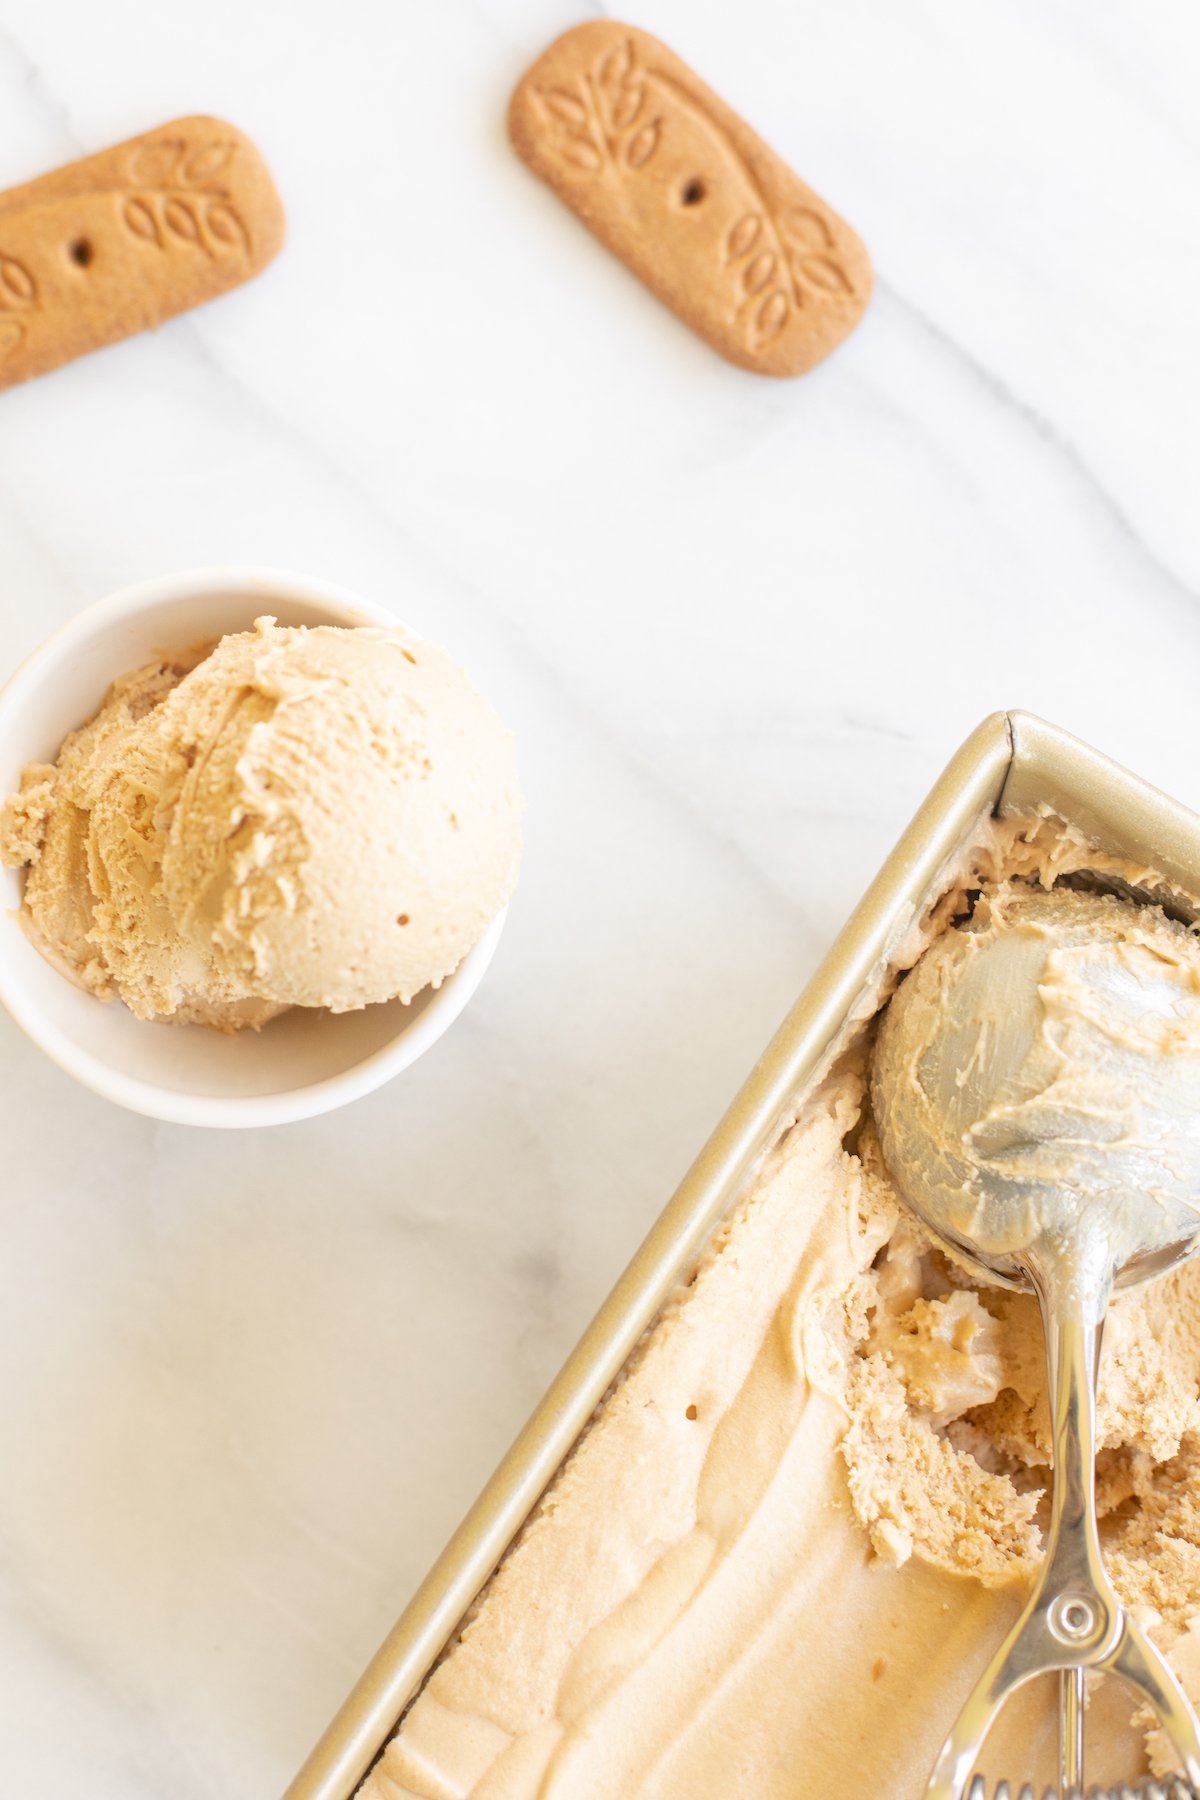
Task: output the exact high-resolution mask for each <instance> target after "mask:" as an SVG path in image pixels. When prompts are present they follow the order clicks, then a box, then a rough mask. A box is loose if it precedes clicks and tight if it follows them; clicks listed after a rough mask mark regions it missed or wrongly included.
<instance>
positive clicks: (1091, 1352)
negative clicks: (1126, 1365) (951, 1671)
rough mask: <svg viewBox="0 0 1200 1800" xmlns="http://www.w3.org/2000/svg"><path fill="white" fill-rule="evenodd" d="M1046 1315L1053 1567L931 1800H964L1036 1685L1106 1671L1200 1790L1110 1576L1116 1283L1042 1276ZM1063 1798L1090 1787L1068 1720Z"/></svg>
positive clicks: (1175, 1702) (1073, 1719) (1191, 1748)
mask: <svg viewBox="0 0 1200 1800" xmlns="http://www.w3.org/2000/svg"><path fill="white" fill-rule="evenodd" d="M1030 1274H1031V1276H1032V1278H1033V1280H1034V1283H1035V1286H1036V1287H1037V1292H1038V1299H1039V1301H1040V1303H1041V1308H1042V1318H1043V1323H1044V1326H1045V1334H1046V1351H1047V1367H1048V1374H1049V1386H1050V1393H1051V1395H1052V1397H1053V1417H1052V1429H1053V1443H1054V1493H1053V1499H1052V1502H1051V1512H1050V1528H1049V1532H1048V1534H1047V1543H1046V1557H1045V1561H1044V1562H1043V1564H1042V1569H1041V1572H1040V1574H1039V1576H1038V1579H1037V1582H1036V1584H1035V1586H1034V1590H1033V1593H1032V1594H1031V1595H1030V1597H1029V1600H1028V1602H1027V1603H1026V1605H1025V1607H1024V1609H1023V1611H1022V1613H1021V1615H1020V1617H1019V1618H1018V1620H1017V1622H1016V1624H1015V1625H1014V1626H1013V1628H1012V1630H1011V1631H1010V1632H1009V1634H1008V1636H1007V1637H1006V1638H1005V1640H1004V1642H1003V1643H1002V1644H1001V1645H1000V1647H999V1649H998V1650H997V1651H996V1653H995V1655H994V1656H993V1657H992V1660H991V1661H990V1663H989V1664H988V1666H987V1668H986V1669H985V1670H984V1672H983V1674H982V1676H981V1677H980V1679H979V1681H978V1682H977V1684H976V1686H975V1688H974V1689H973V1690H972V1692H971V1694H970V1696H969V1697H968V1699H967V1702H966V1704H965V1706H964V1707H963V1709H962V1712H961V1713H960V1714H959V1717H958V1721H957V1723H956V1724H955V1726H954V1729H953V1731H952V1732H951V1733H950V1735H949V1737H948V1738H947V1739H946V1742H945V1744H944V1746H943V1748H942V1752H941V1755H940V1756H939V1757H938V1760H937V1763H936V1765H935V1768H934V1771H933V1775H932V1777H931V1779H930V1782H929V1787H928V1789H927V1790H926V1791H927V1800H960V1797H961V1796H962V1795H963V1794H964V1793H965V1792H966V1789H967V1782H968V1780H969V1778H970V1776H971V1772H972V1770H973V1769H974V1768H975V1766H976V1763H977V1761H978V1756H979V1751H980V1748H981V1746H982V1744H983V1740H984V1738H985V1737H986V1735H987V1733H988V1730H989V1729H990V1727H991V1725H992V1723H993V1721H994V1719H995V1717H996V1715H997V1713H998V1712H999V1711H1000V1708H1001V1707H1002V1706H1003V1705H1004V1703H1005V1701H1006V1700H1008V1699H1009V1697H1010V1696H1011V1695H1012V1694H1013V1693H1015V1692H1016V1690H1017V1689H1018V1688H1019V1687H1023V1686H1024V1685H1025V1683H1026V1682H1027V1681H1031V1680H1032V1679H1033V1678H1034V1676H1035V1675H1043V1674H1048V1673H1050V1672H1052V1671H1055V1670H1063V1671H1074V1670H1077V1669H1105V1670H1110V1671H1111V1672H1112V1673H1114V1674H1118V1675H1121V1676H1123V1677H1124V1679H1125V1680H1126V1681H1128V1682H1129V1683H1130V1684H1131V1686H1133V1687H1134V1688H1136V1689H1137V1691H1138V1692H1139V1693H1140V1694H1141V1696H1142V1697H1143V1699H1145V1700H1146V1701H1147V1702H1148V1703H1149V1705H1150V1706H1151V1707H1153V1709H1154V1711H1155V1713H1156V1714H1157V1716H1158V1718H1159V1720H1160V1721H1161V1723H1162V1726H1163V1728H1164V1730H1165V1731H1166V1734H1167V1736H1168V1738H1169V1739H1170V1741H1171V1744H1172V1746H1173V1748H1174V1749H1175V1752H1176V1754H1177V1756H1178V1757H1179V1761H1180V1766H1181V1768H1182V1769H1183V1770H1184V1771H1185V1772H1186V1774H1187V1775H1188V1777H1189V1778H1190V1779H1191V1781H1192V1782H1193V1783H1196V1782H1200V1736H1198V1735H1197V1729H1196V1720H1195V1716H1194V1714H1193V1713H1192V1710H1191V1708H1190V1707H1189V1705H1188V1703H1187V1700H1186V1699H1185V1697H1184V1694H1183V1690H1182V1689H1181V1688H1180V1686H1179V1683H1178V1682H1177V1681H1176V1679H1175V1677H1174V1675H1173V1674H1172V1672H1171V1670H1170V1668H1169V1667H1168V1666H1167V1663H1166V1660H1165V1658H1164V1657H1162V1656H1161V1655H1160V1653H1159V1652H1158V1650H1156V1649H1155V1647H1154V1645H1153V1644H1151V1643H1150V1641H1149V1640H1148V1639H1147V1638H1146V1637H1145V1636H1144V1634H1143V1633H1142V1632H1141V1631H1139V1630H1138V1629H1137V1627H1136V1626H1135V1625H1134V1624H1133V1621H1132V1620H1131V1619H1130V1618H1128V1616H1127V1615H1126V1613H1125V1610H1124V1608H1123V1607H1122V1605H1121V1602H1120V1601H1119V1599H1118V1598H1117V1595H1116V1593H1115V1591H1114V1590H1113V1587H1112V1584H1111V1583H1110V1581H1109V1579H1108V1576H1107V1574H1106V1573H1105V1569H1104V1562H1103V1558H1102V1556H1101V1554H1100V1540H1099V1534H1098V1532H1097V1529H1096V1509H1095V1456H1096V1446H1095V1418H1096V1366H1097V1363H1098V1360H1099V1354H1100V1335H1101V1330H1102V1326H1103V1319H1104V1311H1105V1307H1106V1304H1107V1299H1108V1284H1107V1282H1095V1283H1093V1284H1091V1286H1090V1288H1089V1284H1088V1283H1087V1281H1086V1280H1084V1279H1083V1278H1082V1277H1081V1276H1080V1273H1079V1271H1078V1270H1075V1271H1073V1272H1072V1273H1071V1275H1070V1277H1069V1278H1067V1277H1065V1276H1064V1275H1063V1273H1062V1271H1060V1270H1059V1269H1057V1268H1056V1267H1054V1265H1053V1263H1052V1262H1051V1261H1050V1260H1049V1259H1047V1260H1046V1261H1043V1262H1042V1263H1040V1264H1039V1265H1037V1266H1033V1267H1031V1269H1030ZM1062 1727H1063V1730H1062V1768H1061V1770H1060V1776H1061V1787H1062V1791H1063V1792H1064V1793H1070V1792H1071V1791H1072V1790H1074V1789H1076V1788H1080V1787H1082V1785H1083V1769H1082V1766H1081V1765H1082V1756H1081V1746H1080V1732H1079V1721H1078V1718H1077V1716H1076V1714H1075V1710H1074V1708H1072V1707H1068V1708H1064V1710H1063V1715H1062Z"/></svg>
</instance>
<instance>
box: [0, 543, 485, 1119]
mask: <svg viewBox="0 0 1200 1800" xmlns="http://www.w3.org/2000/svg"><path fill="white" fill-rule="evenodd" d="M262 613H274V614H275V616H276V617H277V618H278V620H279V622H280V624H282V625H394V624H395V623H396V620H395V619H394V618H393V617H392V615H391V614H390V613H388V612H386V611H385V610H384V608H383V607H381V606H374V605H372V604H371V603H370V602H368V601H366V600H361V599H359V598H358V596H357V595H356V594H352V593H349V592H348V591H347V590H346V589H344V588H339V587H335V586H333V585H331V584H330V583H328V582H324V581H313V580H310V579H309V578H307V577H305V576H298V575H286V574H281V573H276V572H274V571H263V570H245V569H210V570H199V571H193V572H189V573H185V574H181V575H168V576H165V577H163V579H162V580H159V581H147V582H143V583H141V584H139V585H138V586H137V587H131V588H126V589H124V590H123V591H122V592H121V593H119V594H113V595H112V596H111V597H110V598H109V599H107V600H101V601H100V602H99V603H98V604H97V605H95V606H91V607H89V608H88V609H87V611H86V612H82V613H80V614H78V616H77V617H75V618H74V619H71V620H69V621H68V622H67V623H66V624H65V625H63V626H61V627H60V628H59V630H58V631H56V632H55V633H54V635H53V637H51V638H49V639H48V640H47V642H46V643H44V644H43V645H42V647H41V649H40V650H37V651H35V652H34V654H33V655H32V656H31V657H30V658H29V660H28V661H27V662H25V663H24V664H23V665H22V666H21V668H19V669H18V670H17V672H16V674H15V675H14V676H13V677H12V680H11V681H10V682H9V683H8V685H7V687H5V688H4V689H3V691H2V692H0V798H2V797H3V795H5V794H9V793H11V792H12V791H13V790H14V788H15V787H16V786H17V785H18V783H19V781H20V777H21V770H22V769H23V768H24V766H25V764H26V763H29V762H41V761H52V760H53V758H54V756H55V755H56V754H57V751H58V747H59V745H60V744H61V743H62V740H63V738H64V737H65V736H66V735H67V733H68V732H69V731H73V730H74V729H75V727H76V726H77V725H80V724H81V723H82V722H83V721H84V720H85V719H87V718H88V717H90V715H91V714H92V713H93V712H94V711H95V710H96V707H97V706H98V705H99V703H100V701H101V700H102V698H103V697H104V693H105V690H106V689H107V687H108V685H109V683H110V682H111V681H112V680H113V679H114V678H115V677H116V676H118V675H120V674H123V673H124V672H125V670H127V669H135V668H137V667H138V665H139V664H140V663H144V662H148V661H149V660H150V659H151V658H152V657H154V656H155V655H157V654H159V653H160V652H162V651H164V650H171V649H175V648H178V647H179V646H181V645H186V644H193V643H195V642H196V641H197V639H199V638H204V637H219V636H220V635H222V634H223V633H225V632H228V631H244V630H246V629H247V628H248V627H249V626H250V625H251V624H252V623H253V621H254V620H255V619H256V618H258V617H259V616H260V615H261V614H262ZM20 899H21V877H20V875H19V874H18V873H17V872H15V871H13V870H11V869H4V870H0V1002H3V1004H4V1006H5V1007H7V1009H8V1011H9V1012H10V1013H11V1014H12V1016H13V1018H14V1019H15V1020H16V1021H17V1023H18V1025H20V1026H21V1027H22V1028H23V1029H24V1030H25V1031H26V1032H27V1033H28V1034H29V1036H30V1037H31V1038H32V1039H33V1041H34V1043H35V1044H37V1045H38V1046H39V1047H40V1048H41V1049H42V1050H44V1051H45V1052H46V1054H47V1056H49V1057H51V1058H52V1059H53V1061H54V1062H56V1063H57V1064H58V1065H59V1067H60V1068H61V1069H65V1070H66V1072H67V1073H68V1074H69V1075H73V1076H74V1077H75V1079H76V1080H77V1081H81V1082H82V1083H83V1084H84V1086H85V1087H89V1088H92V1089H93V1090H94V1091H95V1092H96V1093H98V1094H103V1095H104V1096H105V1098H106V1099H109V1100H115V1101H116V1102H117V1103H118V1104H119V1105H121V1106H127V1107H130V1108H131V1109H132V1110H133V1111H134V1112H140V1113H146V1114H148V1115H149V1116H150V1117H151V1118H155V1119H167V1120H170V1121H171V1122H173V1123H175V1124H181V1125H216V1126H245V1125H278V1124H282V1123H284V1122H285V1121H287V1120H290V1119H303V1118H309V1117H311V1116H313V1115H314V1114H316V1113H322V1112H327V1111H329V1110H330V1109H331V1108H332V1107H335V1106H343V1105H345V1103H346V1102H347V1101H348V1100H356V1099H357V1098H358V1097H359V1095H361V1094H367V1093H370V1092H371V1090H372V1089H373V1088H377V1087H379V1086H380V1085H381V1084H382V1083H383V1082H385V1081H388V1080H390V1079H391V1077H392V1076H393V1075H397V1074H399V1072H400V1070H401V1069H406V1068H407V1067H408V1066H409V1064H410V1063H413V1062H415V1061H416V1059H417V1057H418V1056H420V1055H422V1054H423V1053H424V1052H425V1051H426V1050H428V1049H429V1047H430V1045H431V1044H433V1043H436V1041H437V1039H438V1038H440V1037H441V1035H442V1033H443V1032H444V1031H445V1030H446V1028H447V1027H448V1026H449V1025H451V1024H452V1023H453V1021H454V1020H455V1019H456V1018H457V1017H458V1015H459V1013H460V1012H461V1011H462V1010H463V1007H464V1006H465V1005H466V1003H467V1001H468V1000H469V999H470V997H471V995H472V994H473V993H474V991H475V989H476V988H477V987H478V985H479V982H480V980H481V978H482V976H483V973H484V970H485V969H486V968H487V966H488V963H489V962H490V961H491V958H492V953H493V951H494V950H495V948H496V942H497V940H498V938H499V936H500V932H501V929H502V927H503V924H504V915H503V914H501V915H500V916H499V917H498V918H497V919H495V920H493V922H492V924H491V926H490V927H489V928H488V931H487V933H486V934H485V936H484V937H483V938H482V939H481V940H480V942H479V943H478V944H477V945H476V946H475V948H474V949H473V950H472V951H471V953H470V955H469V956H467V957H466V958H465V960H464V961H463V962H462V963H461V964H460V965H459V967H458V969H457V970H456V971H455V972H454V974H453V975H451V976H450V977H448V979H447V980H446V981H444V982H443V983H442V986H441V987H440V988H438V989H437V990H436V991H434V990H432V989H427V990H426V991H425V992H424V993H423V994H419V995H418V996H417V998H416V999H415V1000H414V1001H413V1002H412V1003H411V1005H409V1006H404V1005H402V1004H401V1003H400V1001H398V1000H393V1001H391V1002H389V1003H388V1004H386V1005H380V1006H368V1007H365V1008H364V1009H363V1010H362V1011H361V1012H354V1013H340V1014H332V1013H324V1012H308V1011H304V1010H293V1011H291V1012H289V1013H285V1014H284V1015H283V1016H282V1017H281V1018H279V1019H276V1020H273V1021H272V1023H271V1024H270V1025H268V1026H267V1027H265V1029H264V1030H263V1031H261V1032H253V1031H245V1032H241V1033H239V1034H238V1035H237V1036H236V1037H225V1036H224V1035H223V1034H222V1033H220V1032H216V1031H209V1030H206V1029H205V1028H204V1027H203V1026H172V1025H155V1024H147V1023H146V1022H145V1021H143V1020H141V1019H136V1018H134V1016H133V1014H132V1013H130V1012H128V1011H127V1010H126V1009H125V1007H123V1006H122V1005H121V1004H120V1002H119V1001H111V1002H108V1003H105V1002H103V1001H100V1000H97V999H95V998H94V996H93V995H91V994H86V993H83V992H81V991H80V990H79V989H77V988H75V987H73V986H72V984H71V983H70V982H69V981H67V980H65V979H64V977H63V976H62V975H60V974H58V973H57V971H56V970H54V969H52V968H51V967H50V965H49V964H48V963H46V962H44V961H43V959H42V958H41V957H40V956H39V955H38V953H37V951H36V950H34V949H33V947H32V945H31V944H30V943H29V942H28V940H27V939H26V937H25V935H24V933H23V931H22V930H21V927H20V924H19V923H18V920H17V916H16V914H17V909H18V907H19V905H20Z"/></svg>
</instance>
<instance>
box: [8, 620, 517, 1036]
mask: <svg viewBox="0 0 1200 1800" xmlns="http://www.w3.org/2000/svg"><path fill="white" fill-rule="evenodd" d="M184 667H186V665H182V666H180V667H179V668H177V669H176V670H173V671H169V670H168V672H166V673H164V666H163V665H158V666H156V669H157V673H158V679H157V681H153V680H146V681H142V680H141V679H140V676H139V675H135V676H133V677H130V678H126V680H125V681H123V682H121V683H118V684H117V685H116V687H115V688H114V690H113V693H112V694H111V695H110V697H109V699H108V701H107V702H106V703H105V706H104V707H102V708H101V711H100V713H99V714H98V715H97V717H96V719H95V720H93V721H92V722H91V723H90V724H89V725H88V726H86V727H84V728H83V729H82V730H81V731H80V732H77V733H75V734H73V736H72V738H70V739H68V740H67V743H66V744H65V745H64V747H63V751H62V752H61V753H60V757H59V760H58V763H57V764H56V765H55V766H54V767H53V768H50V767H45V766H43V767H41V768H39V769H36V770H32V771H30V772H29V774H28V775H27V777H26V783H25V787H24V789H23V793H22V796H18V797H17V798H16V799H15V800H13V801H10V802H9V804H8V807H7V809H6V825H7V830H6V833H5V837H6V845H5V848H6V857H7V860H9V861H14V860H25V861H28V862H29V863H30V864H31V869H30V875H29V878H28V881H27V886H26V910H27V913H28V915H29V918H28V922H29V924H30V928H31V933H32V935H33V937H34V939H35V941H37V942H39V943H40V944H41V947H42V948H43V949H45V950H46V952H47V953H48V954H49V955H50V956H51V959H52V960H54V961H55V962H56V963H58V965H59V966H60V967H63V968H64V969H65V970H66V971H67V972H68V973H70V974H72V975H73V976H74V977H75V978H76V979H77V980H80V981H81V982H82V983H83V985H85V986H88V987H90V988H92V989H93V991H96V992H98V993H102V994H106V995H111V994H112V993H114V992H115V993H118V994H120V995H121V997H122V998H123V999H125V1000H126V1001H127V1003H128V1004H129V1005H130V1006H131V1008H132V1010H133V1011H135V1012H137V1013H138V1014H139V1015H140V1016H142V1017H147V1018H177V1019H202V1020H204V1021H205V1022H207V1023H212V1024H218V1025H221V1026H223V1027H224V1028H226V1029H229V1028H236V1027H237V1026H239V1025H241V1024H247V1023H249V1024H256V1023H260V1022H261V1021H262V1019H263V1018H265V1017H269V1016H271V1014H272V1013H274V1012H276V1011H279V1010H282V1009H283V1008H286V1007H289V1006H311V1007H318V1006H324V1007H329V1008H330V1009H331V1010H333V1011H337V1012H342V1011H349V1010H352V1009H356V1008H358V1007H362V1006H366V1005H369V1004H371V1003H372V1002H376V1001H382V1000H390V999H393V998H399V999H401V1000H404V1001H408V1000H411V999H412V997H413V996H414V995H415V994H417V993H418V992H419V991H420V990H421V989H423V988H425V987H427V986H429V985H434V986H437V985H438V984H440V982H441V981H442V980H444V978H445V977H446V976H447V975H449V974H450V973H451V972H452V971H453V970H454V969H455V968H456V967H457V966H458V964H459V963H460V962H461V961H462V959H463V957H464V956H465V955H466V954H467V952H468V951H469V950H470V949H471V948H472V946H473V945H474V944H475V943H476V942H477V941H478V940H479V938H480V937H481V936H482V934H483V932H484V930H485V929H486V927H487V925H488V923H489V922H490V921H491V919H492V918H494V917H495V915H496V914H497V913H498V912H499V911H500V909H501V908H502V907H503V906H504V904H505V903H506V902H507V900H508V899H509V897H510V895H511V892H512V889H513V887H514V885H515V882H516V875H517V867H518V862H519V857H520V810H521V799H520V790H519V785H518V780H517V771H516V760H515V753H514V749H513V744H512V739H511V736H510V734H509V733H508V732H507V730H506V729H505V728H504V726H503V725H502V724H501V722H500V720H499V719H498V718H497V716H496V714H495V713H494V712H493V711H492V709H491V708H490V707H489V706H488V705H487V703H486V702H485V701H484V700H483V699H482V698H481V697H480V695H479V694H478V693H477V692H476V691H475V689H474V688H473V687H472V686H471V684H470V683H469V682H468V681H467V679H466V677H465V676H464V675H463V674H462V673H461V671H460V670H459V669H458V668H456V666H455V665H454V664H453V663H452V662H451V661H450V659H449V657H448V656H447V655H446V653H445V652H444V651H443V650H440V649H439V648H438V647H437V646H436V645H433V644H430V643H427V642H425V641H424V640H421V639H415V638H411V637H409V636H408V635H407V634H405V633H403V632H401V631H399V630H397V631H386V630H375V629H367V628H357V629H347V628H341V627H334V626H319V627H315V628H312V629H304V628H295V627H292V628H289V627H281V626H279V625H277V624H276V623H275V621H274V620H273V619H260V620H259V621H257V623H256V625H255V628H254V630H253V631H250V632H243V633H237V634H234V635H231V636H229V637H225V638H223V639H222V640H221V641H220V643H219V644H217V645H216V647H215V648H214V649H213V650H212V651H211V652H210V653H209V654H208V655H207V656H206V657H204V658H203V660H201V661H200V662H199V663H198V664H197V665H196V666H195V667H194V668H192V669H191V670H190V672H187V673H184ZM155 672H156V671H155V670H149V671H146V672H144V673H145V674H146V675H147V676H148V677H149V676H152V675H154V674H155ZM164 690H165V691H164ZM131 696H133V697H134V698H133V700H132V701H131ZM56 846H57V848H58V850H59V851H60V852H61V854H59V855H57V856H56V858H55V860H56V861H57V862H58V863H60V864H61V869H55V870H53V871H52V870H51V869H50V868H49V866H45V867H39V863H40V862H42V860H43V859H45V858H47V857H48V856H49V854H50V853H51V852H52V851H54V850H55V848H56ZM64 883H65V884H66V887H67V888H69V889H71V890H73V891H72V894H71V899H72V904H71V906H70V909H69V913H70V920H71V925H72V930H71V933H70V936H69V941H68V939H67V935H66V934H65V933H64V931H63V929H62V924H61V920H60V918H59V917H58V915H59V914H60V913H61V912H62V910H63V909H62V894H63V891H64Z"/></svg>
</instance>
